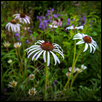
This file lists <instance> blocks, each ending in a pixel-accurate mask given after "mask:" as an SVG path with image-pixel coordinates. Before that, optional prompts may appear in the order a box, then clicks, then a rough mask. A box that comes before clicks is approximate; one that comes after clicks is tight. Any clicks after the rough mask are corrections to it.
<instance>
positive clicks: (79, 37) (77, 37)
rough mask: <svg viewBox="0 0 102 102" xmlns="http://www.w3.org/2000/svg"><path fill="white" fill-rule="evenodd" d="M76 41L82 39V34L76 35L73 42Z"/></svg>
mask: <svg viewBox="0 0 102 102" xmlns="http://www.w3.org/2000/svg"><path fill="white" fill-rule="evenodd" d="M74 39H82V34H80V33H78V34H75V35H74V37H73V40H74Z"/></svg>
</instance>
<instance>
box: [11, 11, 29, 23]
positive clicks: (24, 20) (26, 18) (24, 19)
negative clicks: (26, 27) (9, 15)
mask: <svg viewBox="0 0 102 102" xmlns="http://www.w3.org/2000/svg"><path fill="white" fill-rule="evenodd" d="M13 16H15V19H19V21H20V22H21V23H23V24H24V23H29V24H30V17H29V16H27V15H25V14H24V13H20V14H14V15H13Z"/></svg>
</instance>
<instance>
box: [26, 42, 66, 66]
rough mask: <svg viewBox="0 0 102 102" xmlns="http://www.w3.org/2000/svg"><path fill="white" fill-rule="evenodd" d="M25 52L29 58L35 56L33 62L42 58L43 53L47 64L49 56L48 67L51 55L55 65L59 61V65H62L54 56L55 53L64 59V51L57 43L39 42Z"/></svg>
mask: <svg viewBox="0 0 102 102" xmlns="http://www.w3.org/2000/svg"><path fill="white" fill-rule="evenodd" d="M37 44H39V45H37ZM25 51H27V54H28V58H29V57H30V56H31V54H34V55H33V57H32V61H33V59H34V58H35V60H37V59H38V58H39V57H40V55H41V54H42V53H43V59H44V62H46V56H47V66H49V65H50V53H51V54H52V55H53V57H54V60H55V65H56V63H57V61H58V63H60V60H59V59H58V57H57V56H56V54H54V52H55V53H56V52H57V53H59V54H60V55H61V56H62V57H63V59H64V55H63V50H62V48H61V47H60V46H59V45H58V44H56V43H53V44H51V43H50V42H45V41H44V40H38V41H37V42H36V43H35V45H32V46H31V47H29V48H27V49H26V50H25Z"/></svg>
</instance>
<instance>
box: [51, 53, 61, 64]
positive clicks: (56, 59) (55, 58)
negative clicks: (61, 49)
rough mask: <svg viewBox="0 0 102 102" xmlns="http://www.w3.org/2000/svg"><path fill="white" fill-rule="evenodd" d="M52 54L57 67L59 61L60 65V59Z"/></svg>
mask: <svg viewBox="0 0 102 102" xmlns="http://www.w3.org/2000/svg"><path fill="white" fill-rule="evenodd" d="M50 52H51V54H52V55H53V57H54V60H55V65H56V63H57V61H58V63H59V64H60V60H59V59H58V57H57V56H56V55H55V54H54V53H53V52H52V51H50Z"/></svg>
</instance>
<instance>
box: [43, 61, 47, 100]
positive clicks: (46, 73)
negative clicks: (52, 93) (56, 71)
mask: <svg viewBox="0 0 102 102" xmlns="http://www.w3.org/2000/svg"><path fill="white" fill-rule="evenodd" d="M46 88H47V60H46V63H45V92H44V101H45V98H46Z"/></svg>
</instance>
